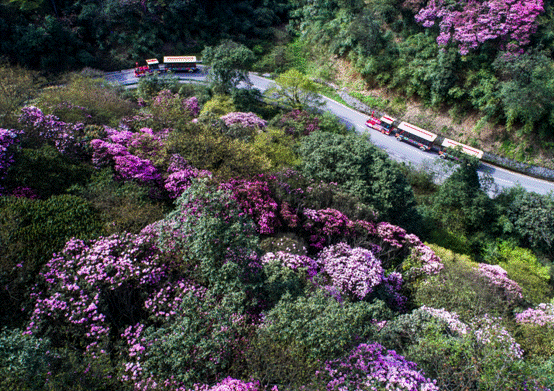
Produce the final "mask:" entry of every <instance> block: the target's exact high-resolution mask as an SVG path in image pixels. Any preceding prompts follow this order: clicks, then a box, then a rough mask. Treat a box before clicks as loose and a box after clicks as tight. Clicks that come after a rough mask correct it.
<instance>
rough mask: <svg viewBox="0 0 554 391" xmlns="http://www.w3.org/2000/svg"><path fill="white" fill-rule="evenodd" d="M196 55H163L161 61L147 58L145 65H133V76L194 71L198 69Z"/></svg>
mask: <svg viewBox="0 0 554 391" xmlns="http://www.w3.org/2000/svg"><path fill="white" fill-rule="evenodd" d="M199 62H200V61H198V60H197V59H196V56H164V58H163V63H160V62H159V61H158V59H157V58H149V59H147V60H146V65H139V63H138V62H137V63H136V66H135V77H143V76H148V75H152V74H162V73H168V72H173V73H180V72H187V73H196V72H199V71H200V68H198V63H199Z"/></svg>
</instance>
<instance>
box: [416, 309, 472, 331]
mask: <svg viewBox="0 0 554 391" xmlns="http://www.w3.org/2000/svg"><path fill="white" fill-rule="evenodd" d="M418 311H424V312H427V313H429V314H430V315H432V316H433V317H434V318H436V319H439V320H441V321H443V322H444V323H445V324H446V325H447V327H448V328H449V329H450V330H451V331H452V332H453V333H454V334H457V335H466V334H467V333H468V332H469V327H468V326H467V325H466V324H465V323H464V322H462V321H460V317H459V316H458V314H457V313H455V312H449V311H446V310H445V309H436V308H431V307H427V306H421V307H420V308H419V309H418Z"/></svg>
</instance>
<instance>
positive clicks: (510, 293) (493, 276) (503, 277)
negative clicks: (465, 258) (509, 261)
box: [478, 263, 523, 301]
mask: <svg viewBox="0 0 554 391" xmlns="http://www.w3.org/2000/svg"><path fill="white" fill-rule="evenodd" d="M478 273H479V275H480V276H481V277H483V278H485V279H486V280H487V281H488V282H490V283H491V284H492V285H493V286H494V287H496V288H498V289H499V290H501V291H502V292H504V294H505V295H506V298H507V299H509V300H510V301H517V300H521V299H522V298H523V294H522V290H521V287H520V286H519V285H518V283H517V282H515V281H513V280H511V279H509V278H508V272H506V270H504V269H503V268H502V267H500V266H498V265H488V264H486V263H481V264H479V269H478Z"/></svg>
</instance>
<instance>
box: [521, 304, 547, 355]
mask: <svg viewBox="0 0 554 391" xmlns="http://www.w3.org/2000/svg"><path fill="white" fill-rule="evenodd" d="M516 323H517V324H518V334H516V335H517V336H518V337H519V338H518V341H519V342H520V343H521V344H522V347H523V348H524V350H525V353H526V355H528V356H529V357H536V358H539V359H541V360H544V359H548V358H549V357H551V356H552V355H553V354H554V304H552V303H541V304H539V305H537V306H536V307H535V308H528V309H526V310H525V311H523V312H521V313H519V314H517V315H516Z"/></svg>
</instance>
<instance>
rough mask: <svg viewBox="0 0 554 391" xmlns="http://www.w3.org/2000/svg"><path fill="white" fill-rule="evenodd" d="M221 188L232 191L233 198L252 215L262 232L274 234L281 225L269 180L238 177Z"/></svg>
mask: <svg viewBox="0 0 554 391" xmlns="http://www.w3.org/2000/svg"><path fill="white" fill-rule="evenodd" d="M221 188H224V189H227V190H229V191H231V193H232V195H233V196H232V197H233V199H235V200H236V201H237V202H238V203H239V205H240V206H241V207H242V209H243V210H244V211H245V212H246V213H247V214H248V215H249V216H250V217H252V219H253V220H254V222H255V223H256V229H257V231H258V232H259V233H260V234H272V233H274V232H275V229H276V228H277V227H279V226H280V225H281V223H280V221H279V216H278V205H277V202H276V201H275V200H274V199H273V197H272V196H271V191H270V189H269V186H268V184H267V182H264V181H248V180H242V179H236V180H231V181H230V182H227V183H224V184H222V185H221Z"/></svg>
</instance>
